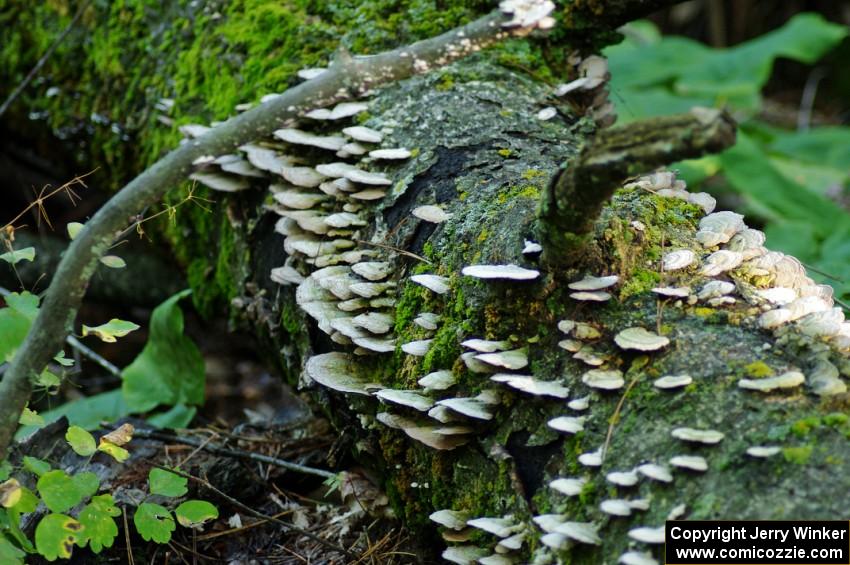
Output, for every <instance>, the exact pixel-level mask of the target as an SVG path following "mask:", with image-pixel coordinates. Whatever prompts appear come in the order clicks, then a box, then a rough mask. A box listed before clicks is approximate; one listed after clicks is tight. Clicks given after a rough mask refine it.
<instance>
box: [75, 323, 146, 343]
mask: <svg viewBox="0 0 850 565" xmlns="http://www.w3.org/2000/svg"><path fill="white" fill-rule="evenodd" d="M137 329H139V325H138V324H134V323H133V322H128V321H127V320H119V319H118V318H112V319H111V320H109V321H108V322H106V323H105V324H101V325H99V326H95V327H91V326H86V325H85V324H84V325H83V337H85V336H87V335H94V336H97V337H99V338H100V340H101V341H104V342H106V343H115V342H116V341H118V338H119V337H124V336H125V335H127V334H128V333H130V332H132V331H135V330H137Z"/></svg>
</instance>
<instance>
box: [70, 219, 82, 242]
mask: <svg viewBox="0 0 850 565" xmlns="http://www.w3.org/2000/svg"><path fill="white" fill-rule="evenodd" d="M84 227H86V226H85V224H81V223H80V222H69V223H68V237H70V238H71V240H72V241H73V240H74V239H76V238H77V236H78V235H79V234H80V232H81V231H82V230H83V228H84Z"/></svg>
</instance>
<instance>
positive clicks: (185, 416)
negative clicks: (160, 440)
mask: <svg viewBox="0 0 850 565" xmlns="http://www.w3.org/2000/svg"><path fill="white" fill-rule="evenodd" d="M197 412H198V409H197V408H195V407H194V406H186V405H185V404H176V405H175V406H172V407H171V409H169V410H168V411H167V412H161V413H159V414H154V415H153V416H149V417H148V423H149V424H152V425H154V426H156V427H157V428H169V429H172V430H176V429H180V428H185V427H186V426H188V425H189V422H191V421H192V418H194V417H195V414H196V413H197Z"/></svg>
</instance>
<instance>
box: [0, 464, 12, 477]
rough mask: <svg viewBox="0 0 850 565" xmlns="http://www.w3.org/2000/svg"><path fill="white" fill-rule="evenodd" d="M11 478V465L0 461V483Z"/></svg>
mask: <svg viewBox="0 0 850 565" xmlns="http://www.w3.org/2000/svg"><path fill="white" fill-rule="evenodd" d="M11 476H12V464H11V463H9V461H7V460H4V461H0V481H5V480H6V479H8V478H9V477H11Z"/></svg>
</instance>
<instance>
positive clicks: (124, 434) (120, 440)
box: [100, 424, 136, 445]
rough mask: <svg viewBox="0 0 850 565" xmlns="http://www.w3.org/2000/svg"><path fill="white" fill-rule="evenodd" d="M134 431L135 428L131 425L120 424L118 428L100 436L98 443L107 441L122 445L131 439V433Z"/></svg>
mask: <svg viewBox="0 0 850 565" xmlns="http://www.w3.org/2000/svg"><path fill="white" fill-rule="evenodd" d="M135 431H136V428H134V427H133V424H121V425H120V426H119V427H118V428H116V429H114V430H112V431H111V432H109V433H108V434H104V435H103V436H101V438H100V441H102V442H103V441H108V442H109V443H113V444H115V445H124V444H125V443H128V442H129V441H130V440H131V439H133V432H135Z"/></svg>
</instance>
